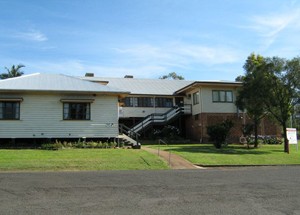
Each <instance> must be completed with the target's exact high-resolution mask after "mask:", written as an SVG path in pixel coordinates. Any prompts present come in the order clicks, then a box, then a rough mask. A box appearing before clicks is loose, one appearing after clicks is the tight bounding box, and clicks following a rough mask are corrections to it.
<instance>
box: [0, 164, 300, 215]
mask: <svg viewBox="0 0 300 215" xmlns="http://www.w3.org/2000/svg"><path fill="white" fill-rule="evenodd" d="M299 183H300V167H299V166H298V167H251V168H218V169H207V170H167V171H164V170H162V171H98V172H46V173H0V185H1V188H0V214H5V215H6V214H30V215H31V214H42V215H47V214H114V215H115V214H122V215H123V214H124V215H134V214H138V215H140V214H149V215H150V214H151V215H152V214H164V215H168V214H171V215H179V214H180V215H186V214H228V215H229V214H230V215H234V214H238V215H241V214H255V215H264V214H270V215H279V214H288V215H297V214H299V215H300V184H299Z"/></svg>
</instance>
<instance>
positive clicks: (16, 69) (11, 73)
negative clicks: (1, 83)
mask: <svg viewBox="0 0 300 215" xmlns="http://www.w3.org/2000/svg"><path fill="white" fill-rule="evenodd" d="M23 67H25V66H24V65H22V64H19V65H17V66H15V65H12V67H11V68H10V69H9V68H7V67H5V70H6V71H7V72H6V73H2V74H0V79H7V78H13V77H18V76H21V75H23V74H24V73H23V72H22V71H21V68H23Z"/></svg>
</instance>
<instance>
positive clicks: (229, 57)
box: [115, 42, 239, 68]
mask: <svg viewBox="0 0 300 215" xmlns="http://www.w3.org/2000/svg"><path fill="white" fill-rule="evenodd" d="M115 50H116V51H117V52H118V53H119V54H120V55H123V56H126V57H127V58H131V59H133V60H135V62H140V63H147V64H150V65H159V66H175V67H180V68H187V67H189V65H191V64H205V65H217V64H224V63H233V62H237V61H238V60H239V54H238V52H237V51H236V50H234V49H232V48H229V47H225V46H215V47H209V46H205V45H191V44H184V43H178V42H176V43H168V44H165V45H161V46H153V45H149V44H146V45H145V44H142V45H134V46H131V47H130V48H123V49H120V48H118V49H115Z"/></svg>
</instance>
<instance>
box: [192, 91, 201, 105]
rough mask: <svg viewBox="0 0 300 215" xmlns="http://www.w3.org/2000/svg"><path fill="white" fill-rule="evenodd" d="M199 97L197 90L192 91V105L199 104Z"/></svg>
mask: <svg viewBox="0 0 300 215" xmlns="http://www.w3.org/2000/svg"><path fill="white" fill-rule="evenodd" d="M199 97H200V94H199V91H198V92H195V93H193V105H196V104H199Z"/></svg>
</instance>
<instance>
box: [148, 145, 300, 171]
mask: <svg viewBox="0 0 300 215" xmlns="http://www.w3.org/2000/svg"><path fill="white" fill-rule="evenodd" d="M153 148H155V147H154V146H153ZM161 149H162V150H166V151H169V150H171V152H172V153H175V154H178V155H180V156H182V157H183V158H185V159H187V160H189V161H190V162H192V163H194V164H198V165H207V166H214V165H290V164H300V149H299V151H298V152H297V151H296V145H290V154H287V153H284V152H283V145H260V147H259V148H257V149H254V148H251V149H247V148H246V147H245V146H241V145H229V146H227V147H226V148H222V149H216V148H215V147H214V146H213V145H212V144H194V145H186V144H185V145H169V146H162V147H161Z"/></svg>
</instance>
